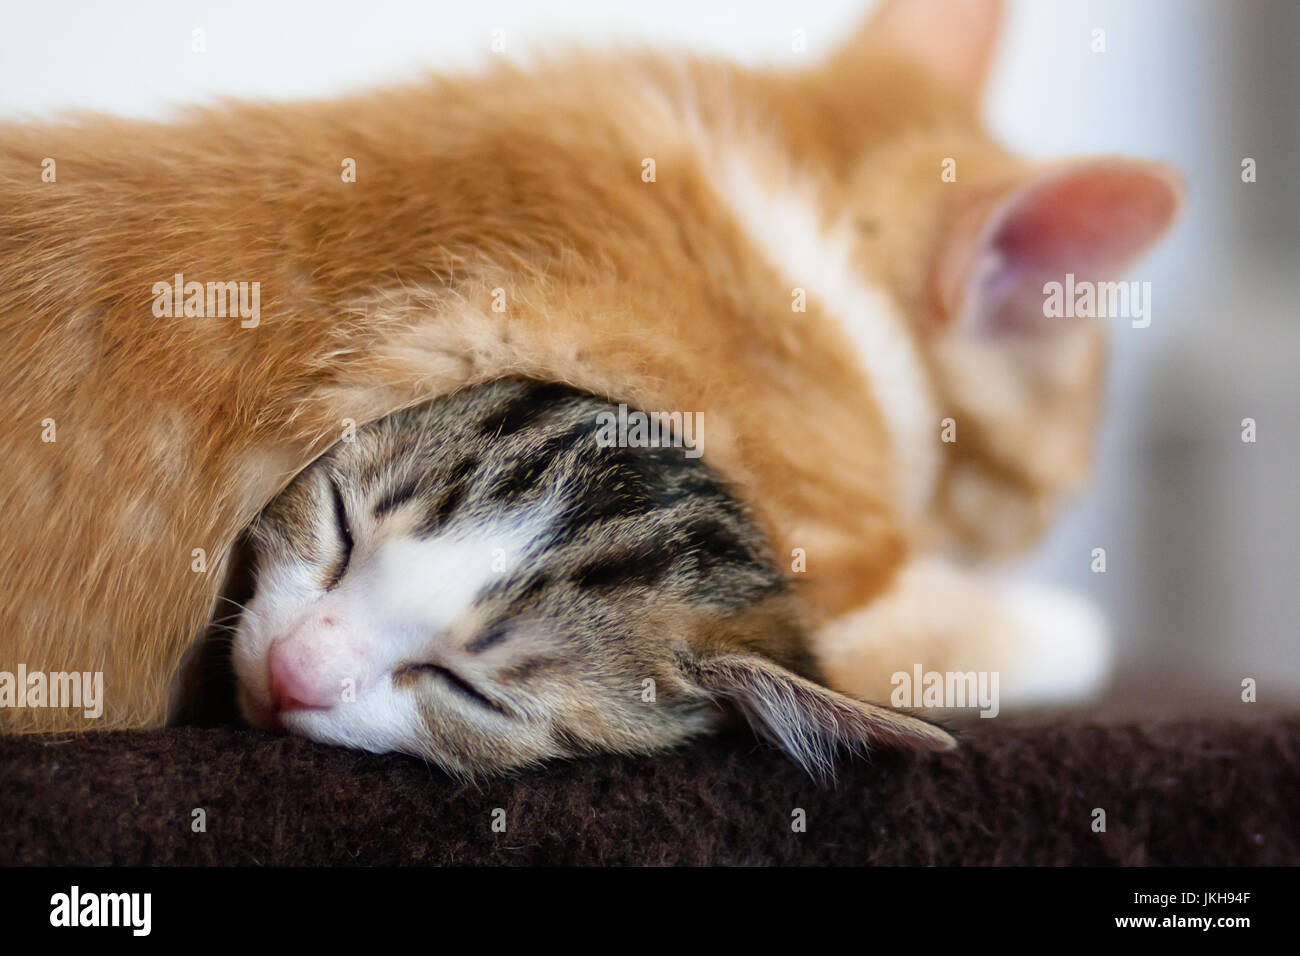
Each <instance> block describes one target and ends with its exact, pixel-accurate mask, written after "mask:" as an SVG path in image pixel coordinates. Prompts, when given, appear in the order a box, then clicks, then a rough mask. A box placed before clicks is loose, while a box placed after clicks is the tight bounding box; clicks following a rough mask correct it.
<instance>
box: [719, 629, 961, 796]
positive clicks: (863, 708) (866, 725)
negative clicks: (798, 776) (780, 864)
mask: <svg viewBox="0 0 1300 956" xmlns="http://www.w3.org/2000/svg"><path fill="white" fill-rule="evenodd" d="M695 676H696V680H697V681H698V682H699V683H700V685H701V686H702V687H703V688H704V690H706V691H707V692H708V693H709V694H711V695H713V696H714V697H715V698H718V699H720V700H725V701H727V702H729V703H731V704H733V705H735V706H736V707H737V708H739V710H740V711H741V713H743V714H744V715H745V717H746V719H747V720H748V721H749V723H750V724H751V725H752V726H753V728H754V730H755V731H756V732H758V733H759V734H761V735H762V736H764V737H766V738H767V739H769V740H771V741H772V742H773V743H775V744H776V745H777V746H779V747H780V748H781V749H782V750H784V751H785V752H786V753H788V754H789V755H790V756H791V757H793V758H794V759H795V760H796V761H797V762H798V763H799V764H800V765H801V766H802V767H803V768H804V769H805V770H807V771H808V772H809V773H810V774H812V775H813V776H816V777H819V778H829V777H832V776H833V775H834V767H835V754H836V751H837V750H839V749H841V748H844V749H848V750H856V751H865V750H867V749H868V748H870V747H873V746H884V747H892V748H899V749H906V750H950V749H952V748H953V747H955V746H956V745H957V742H956V741H955V740H954V739H953V738H952V737H951V736H950V735H949V734H948V733H947V731H945V730H943V729H942V728H940V727H936V726H935V725H934V724H929V723H926V722H925V721H924V720H921V719H920V718H918V717H913V716H911V715H909V714H906V713H903V712H902V711H898V710H893V709H891V708H888V707H879V706H877V705H875V704H868V703H864V702H862V701H859V700H854V699H853V698H852V697H847V696H845V695H844V694H840V693H837V692H835V691H833V690H830V689H829V688H826V687H822V686H821V685H820V684H817V683H814V682H813V681H810V680H807V679H806V678H803V677H800V676H799V675H797V674H795V673H794V672H793V671H789V670H787V669H786V668H784V667H781V666H780V665H779V664H776V663H775V662H773V661H770V660H768V659H767V658H765V657H760V656H758V655H754V654H744V653H736V654H723V655H719V656H716V657H709V658H705V659H702V660H700V661H698V662H697V664H696V666H695Z"/></svg>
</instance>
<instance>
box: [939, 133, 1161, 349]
mask: <svg viewBox="0 0 1300 956" xmlns="http://www.w3.org/2000/svg"><path fill="white" fill-rule="evenodd" d="M945 188H953V187H952V185H949V186H946V187H945ZM1182 192H1183V189H1182V181H1181V178H1180V177H1179V176H1178V174H1177V173H1176V172H1174V171H1173V170H1172V169H1170V168H1169V167H1167V166H1165V165H1163V164H1161V163H1156V162H1148V161H1142V160H1130V159H1099V160H1087V161H1083V162H1077V163H1071V164H1068V165H1064V166H1059V167H1055V168H1050V169H1046V170H1041V171H1038V172H1035V173H1033V174H1032V175H1030V176H1029V177H1027V178H1022V179H1020V180H1019V181H1016V182H1012V183H1008V184H1004V185H1001V186H996V187H989V188H981V187H972V191H971V194H969V195H965V196H960V198H957V199H955V200H954V201H955V206H954V208H953V210H952V212H951V215H950V219H949V221H948V223H947V228H945V229H944V232H943V234H944V239H943V245H942V248H940V249H939V250H938V254H937V257H936V259H935V264H936V265H935V271H934V274H933V276H934V277H933V283H934V293H935V303H936V313H935V315H934V316H933V319H934V321H935V323H936V324H938V325H940V326H943V327H956V328H960V329H961V330H963V331H966V332H970V333H972V334H975V335H978V336H994V337H996V336H1001V335H1016V334H1019V333H1035V332H1041V331H1045V330H1046V329H1048V328H1049V327H1053V326H1054V327H1058V328H1059V327H1060V326H1061V320H1060V319H1048V318H1045V317H1044V314H1043V312H1044V310H1043V302H1044V292H1043V286H1044V284H1045V283H1047V282H1052V281H1056V282H1062V281H1064V279H1065V276H1066V274H1067V273H1072V274H1073V275H1074V277H1075V279H1076V281H1078V280H1089V281H1098V280H1115V279H1118V278H1119V277H1118V275H1117V274H1116V273H1117V272H1119V271H1120V270H1122V269H1123V268H1124V267H1125V266H1127V265H1129V264H1130V263H1131V262H1132V261H1133V260H1134V259H1136V258H1137V257H1138V256H1139V255H1140V254H1141V253H1143V252H1145V251H1146V249H1147V248H1148V247H1150V246H1151V245H1152V244H1153V243H1154V242H1155V241H1156V240H1157V239H1158V238H1159V237H1160V236H1161V235H1162V234H1163V233H1164V232H1165V230H1166V229H1167V228H1168V227H1169V225H1170V224H1171V223H1172V222H1173V220H1174V219H1175V217H1176V215H1177V213H1178V210H1179V208H1180V207H1181V205H1182Z"/></svg>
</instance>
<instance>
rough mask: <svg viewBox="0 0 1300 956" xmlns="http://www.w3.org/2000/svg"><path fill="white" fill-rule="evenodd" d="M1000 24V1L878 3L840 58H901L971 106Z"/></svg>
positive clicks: (897, 0) (888, 0) (899, 0)
mask: <svg viewBox="0 0 1300 956" xmlns="http://www.w3.org/2000/svg"><path fill="white" fill-rule="evenodd" d="M1001 19H1002V3H1001V0H883V2H882V3H881V4H880V6H879V7H878V8H877V9H876V11H875V12H874V13H873V14H872V16H871V19H870V20H869V21H868V22H867V25H866V26H865V27H864V28H863V30H862V33H861V34H860V35H859V37H857V38H855V39H854V40H853V41H852V42H850V44H849V45H848V48H847V49H846V50H845V51H844V54H842V55H845V56H859V55H862V54H864V53H867V54H872V53H875V54H887V55H892V56H901V57H905V58H907V59H910V60H912V61H914V62H916V63H918V64H920V65H921V66H922V67H924V68H925V69H926V70H927V72H929V73H930V74H931V75H932V76H934V77H935V78H936V79H937V80H939V81H940V82H941V83H942V84H943V85H944V86H946V87H948V89H949V90H951V91H952V92H954V93H957V94H959V95H961V96H963V97H966V98H968V99H970V100H972V101H974V100H977V99H978V98H979V95H980V93H981V91H982V90H983V87H984V79H985V76H986V75H987V73H988V68H989V61H990V60H991V59H992V57H993V48H994V46H995V45H996V43H997V37H998V28H999V25H1000V23H1001Z"/></svg>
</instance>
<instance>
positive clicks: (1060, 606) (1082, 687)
mask: <svg viewBox="0 0 1300 956" xmlns="http://www.w3.org/2000/svg"><path fill="white" fill-rule="evenodd" d="M1001 598H1002V608H1003V611H1004V613H1005V614H1006V615H1007V616H1008V617H1009V618H1010V619H1011V621H1012V622H1013V624H1014V626H1015V627H1016V630H1017V632H1018V636H1019V641H1018V646H1017V649H1016V651H1015V653H1014V654H1013V655H1012V659H1011V660H1010V661H1009V662H1008V663H1007V665H1006V666H1004V667H1003V669H1002V673H1001V676H1000V681H1001V695H1002V706H1003V707H1004V708H1020V707H1026V706H1033V705H1038V704H1056V703H1066V702H1070V701H1077V700H1082V699H1086V698H1088V697H1092V696H1093V695H1095V694H1096V693H1098V692H1099V691H1100V690H1101V689H1102V688H1103V687H1104V686H1105V685H1106V682H1107V680H1108V678H1109V676H1110V669H1111V657H1112V648H1111V638H1110V634H1109V632H1108V630H1107V627H1106V621H1105V618H1104V617H1103V616H1102V614H1101V611H1100V610H1099V609H1098V608H1097V607H1096V606H1095V605H1094V604H1093V603H1092V602H1091V601H1089V600H1087V599H1086V598H1084V597H1082V596H1080V595H1078V594H1073V593H1071V592H1068V591H1062V590H1057V589H1054V588H1047V587H1039V586H1027V585H1021V586H1015V587H1011V588H1008V589H1007V590H1006V591H1004V592H1003V594H1002V596H1001Z"/></svg>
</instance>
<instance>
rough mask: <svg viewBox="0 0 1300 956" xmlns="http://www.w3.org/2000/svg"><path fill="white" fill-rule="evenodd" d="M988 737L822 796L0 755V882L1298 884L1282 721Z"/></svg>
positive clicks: (340, 760)
mask: <svg viewBox="0 0 1300 956" xmlns="http://www.w3.org/2000/svg"><path fill="white" fill-rule="evenodd" d="M987 723H988V724H996V725H997V726H991V727H984V726H981V725H980V723H978V722H976V723H975V724H974V725H973V726H971V727H969V729H967V730H966V731H965V732H964V733H963V736H962V746H961V747H959V748H958V749H957V750H956V751H954V752H951V753H948V754H941V755H933V756H927V757H919V758H917V757H901V756H898V755H891V754H877V755H876V756H875V757H874V758H873V759H872V760H871V761H869V762H868V761H864V760H859V761H855V762H851V763H846V764H845V765H844V766H843V768H842V770H841V773H840V776H839V780H838V782H837V784H836V785H835V786H834V787H825V788H823V787H818V786H817V785H815V784H814V783H812V782H811V781H810V780H809V779H808V778H807V777H805V776H804V775H803V774H802V772H801V771H800V770H799V769H798V768H796V767H795V766H793V765H792V764H790V763H789V762H787V761H786V760H785V759H784V758H783V757H782V756H781V755H779V754H777V753H775V752H774V751H772V750H769V749H767V748H766V747H763V746H761V745H758V744H756V743H754V742H753V741H752V740H750V739H748V738H746V737H743V736H739V735H732V736H727V737H721V738H716V739H710V740H704V741H701V742H700V743H698V744H696V745H693V746H690V747H687V748H685V749H682V750H679V751H677V752H674V753H670V754H667V755H664V756H661V757H657V758H601V759H593V760H586V761H575V762H571V763H563V764H555V765H552V766H550V767H549V768H546V769H544V770H542V771H540V772H534V773H531V774H525V775H522V776H519V777H515V778H511V779H503V780H496V781H490V782H487V783H484V784H482V785H480V786H478V787H476V786H473V785H470V784H465V783H459V782H455V781H453V780H450V779H449V778H447V777H446V776H445V775H443V774H442V773H441V772H440V771H437V770H435V769H432V768H430V767H428V766H427V765H425V764H424V763H422V762H421V761H418V760H413V759H410V758H405V757H397V756H374V755H368V754H362V753H357V752H353V751H348V750H341V749H336V748H331V747H325V746H320V745H317V744H313V743H310V742H308V741H304V740H299V739H292V738H286V737H277V736H271V735H267V734H262V733H258V732H253V731H247V730H237V729H232V728H216V729H198V728H175V729H169V730H165V731H157V732H133V733H114V734H98V735H86V736H80V737H70V738H48V737H47V738H32V737H27V738H14V737H10V738H0V864H6V865H10V864H54V865H57V864H74V865H75V864H89V865H102V864H180V865H185V864H219V865H232V864H233V865H296V864H367V865H385V864H462V865H463V864H533V865H546V864H626V865H634V866H636V865H657V864H742V865H743V864H811V865H816V864H904V865H906V864H928V865H951V864H1084V865H1105V864H1178V865H1255V864H1300V716H1298V715H1294V714H1292V715H1286V714H1282V715H1269V716H1267V717H1266V718H1264V719H1258V720H1252V721H1245V722H1243V721H1231V720H1224V719H1195V720H1177V721H1167V722H1165V721H1156V720H1150V719H1143V720H1136V721H1131V722H1122V721H1121V722H1110V721H1102V722H1094V721H1090V720H1081V719H1077V718H1075V719H1070V718H1064V717H1060V716H1057V717H1050V718H1046V719H1044V718H1043V717H1041V716H1039V717H1034V718H1016V719H1014V720H1004V719H999V720H996V721H988V722H987ZM1098 808H1099V809H1101V810H1104V811H1105V823H1106V829H1105V832H1094V829H1093V823H1094V819H1095V817H1094V810H1095V809H1098ZM196 810H202V811H203V816H204V817H205V820H206V832H194V828H193V825H192V824H193V821H194V820H195V819H196V815H195V812H194V811H196ZM498 811H503V812H498ZM798 811H802V814H800V813H799V812H798ZM800 818H802V819H803V820H804V821H805V822H806V829H805V830H804V831H803V832H796V831H795V829H794V824H795V822H796V821H797V820H798V819H800ZM494 821H496V822H497V823H498V825H499V824H500V823H502V822H503V823H504V827H505V829H504V832H498V830H494V827H493V824H494Z"/></svg>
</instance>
